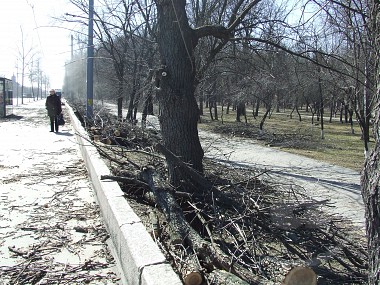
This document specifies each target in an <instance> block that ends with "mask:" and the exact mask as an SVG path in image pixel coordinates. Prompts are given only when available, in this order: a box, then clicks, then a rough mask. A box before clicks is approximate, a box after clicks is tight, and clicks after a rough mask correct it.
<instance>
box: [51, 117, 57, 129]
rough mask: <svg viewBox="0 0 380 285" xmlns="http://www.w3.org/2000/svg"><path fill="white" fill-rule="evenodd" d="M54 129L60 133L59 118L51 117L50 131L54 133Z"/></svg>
mask: <svg viewBox="0 0 380 285" xmlns="http://www.w3.org/2000/svg"><path fill="white" fill-rule="evenodd" d="M54 127H55V128H54ZM54 129H55V131H56V132H58V116H50V131H51V132H54Z"/></svg>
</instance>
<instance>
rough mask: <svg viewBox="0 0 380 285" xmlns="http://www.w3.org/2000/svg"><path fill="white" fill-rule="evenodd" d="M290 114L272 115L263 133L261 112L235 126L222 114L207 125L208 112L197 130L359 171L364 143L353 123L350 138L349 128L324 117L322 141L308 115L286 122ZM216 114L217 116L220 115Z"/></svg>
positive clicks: (233, 115)
mask: <svg viewBox="0 0 380 285" xmlns="http://www.w3.org/2000/svg"><path fill="white" fill-rule="evenodd" d="M290 112H291V111H290V110H285V111H281V112H280V113H275V112H274V113H272V114H271V116H270V118H269V117H268V118H267V119H266V121H265V124H264V131H263V132H260V131H259V124H260V121H261V118H262V115H263V112H262V111H261V112H260V113H259V116H258V117H257V118H256V119H255V118H253V116H252V112H251V111H248V114H247V117H248V118H247V119H248V123H247V124H245V123H243V122H244V118H243V117H241V120H242V122H241V123H240V122H236V113H235V112H234V111H230V114H224V115H223V118H221V117H219V120H218V121H215V120H214V121H211V120H210V116H209V111H208V110H207V109H205V110H204V114H205V115H204V116H202V123H201V124H200V125H199V127H200V128H203V129H209V130H212V131H215V132H220V133H225V134H231V135H234V136H242V137H249V138H252V139H255V140H257V141H258V142H259V143H260V144H264V145H267V146H271V147H276V148H281V149H282V150H284V151H287V152H290V153H295V154H300V155H304V156H306V157H310V158H313V159H317V160H320V161H324V162H328V163H332V164H335V165H338V166H342V167H347V168H350V169H353V170H356V171H360V170H361V169H362V167H363V162H364V143H363V141H362V139H361V130H360V127H359V125H358V123H357V122H355V123H354V134H352V133H351V126H350V125H349V124H348V123H347V124H346V123H340V121H339V117H337V118H333V120H332V122H331V123H330V122H329V116H328V115H325V117H324V139H322V138H321V130H320V122H319V121H317V120H316V118H314V124H312V123H311V114H310V113H305V112H302V113H301V117H302V121H301V122H300V121H299V119H298V116H297V114H295V113H294V114H293V118H290V116H289V115H290ZM221 114H222V113H221V110H219V116H220V115H221Z"/></svg>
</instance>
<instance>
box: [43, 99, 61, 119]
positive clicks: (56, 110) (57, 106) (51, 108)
mask: <svg viewBox="0 0 380 285" xmlns="http://www.w3.org/2000/svg"><path fill="white" fill-rule="evenodd" d="M45 105H46V109H47V111H48V116H49V117H54V116H57V115H59V114H61V113H62V106H61V100H60V99H59V97H58V96H57V95H56V94H52V95H49V96H48V97H47V98H46V104H45Z"/></svg>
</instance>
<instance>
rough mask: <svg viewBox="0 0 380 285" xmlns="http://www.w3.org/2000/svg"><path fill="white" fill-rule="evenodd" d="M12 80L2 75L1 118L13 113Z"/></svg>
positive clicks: (0, 84) (0, 85)
mask: <svg viewBox="0 0 380 285" xmlns="http://www.w3.org/2000/svg"><path fill="white" fill-rule="evenodd" d="M12 90H13V83H12V80H10V79H7V78H4V77H0V118H3V117H6V116H8V115H11V114H12V113H13V91H12Z"/></svg>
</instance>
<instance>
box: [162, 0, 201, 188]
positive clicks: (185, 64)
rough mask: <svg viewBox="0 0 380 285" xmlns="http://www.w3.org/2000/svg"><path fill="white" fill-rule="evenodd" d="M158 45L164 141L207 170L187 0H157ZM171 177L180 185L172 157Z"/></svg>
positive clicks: (189, 160) (166, 145) (199, 169)
mask: <svg viewBox="0 0 380 285" xmlns="http://www.w3.org/2000/svg"><path fill="white" fill-rule="evenodd" d="M156 5H157V18H158V19H157V22H158V29H159V32H158V38H157V41H158V46H159V50H160V55H161V63H162V70H161V71H160V73H159V76H160V81H159V82H160V84H159V86H158V90H157V91H158V92H157V99H158V102H159V104H160V108H161V116H160V126H161V132H162V137H163V142H164V145H165V147H166V148H168V149H169V150H170V151H171V152H173V153H174V154H175V155H177V156H179V157H181V159H182V160H183V161H184V162H186V163H189V164H190V165H191V166H192V167H193V168H194V169H195V170H197V171H198V172H199V173H203V163H202V161H203V155H204V153H203V149H202V147H201V144H200V141H199V137H198V129H197V123H198V119H199V109H198V106H197V102H196V99H195V96H194V91H195V83H194V82H195V71H196V68H195V61H194V47H195V46H196V37H195V35H194V31H193V30H192V29H191V28H190V26H189V24H188V18H187V15H186V10H185V5H186V1H185V0H177V1H171V0H156ZM168 171H169V179H170V182H171V183H172V184H173V185H176V186H178V185H180V178H181V177H180V175H179V173H178V172H177V171H176V168H175V166H174V165H173V163H172V162H170V161H168Z"/></svg>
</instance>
